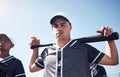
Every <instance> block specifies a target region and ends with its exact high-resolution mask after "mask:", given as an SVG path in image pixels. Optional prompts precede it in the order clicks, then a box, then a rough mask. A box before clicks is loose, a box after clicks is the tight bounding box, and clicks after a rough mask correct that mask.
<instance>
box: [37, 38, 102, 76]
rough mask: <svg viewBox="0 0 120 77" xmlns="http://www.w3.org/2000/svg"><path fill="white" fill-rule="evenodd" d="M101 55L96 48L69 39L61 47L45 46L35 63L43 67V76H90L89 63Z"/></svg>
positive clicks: (97, 59) (94, 61)
mask: <svg viewBox="0 0 120 77" xmlns="http://www.w3.org/2000/svg"><path fill="white" fill-rule="evenodd" d="M103 56H104V53H101V52H100V51H98V50H97V49H96V48H94V47H92V46H90V45H88V44H84V43H81V42H80V41H79V40H71V41H69V42H68V43H67V44H66V45H65V46H64V47H63V48H57V47H56V46H55V45H53V46H51V47H48V48H45V49H44V50H43V52H42V53H41V55H40V56H39V57H38V58H37V59H36V62H35V64H36V66H38V67H40V68H44V69H45V72H44V77H91V74H90V67H89V64H90V63H98V62H99V61H100V60H101V58H102V57H103ZM59 57H60V60H59Z"/></svg>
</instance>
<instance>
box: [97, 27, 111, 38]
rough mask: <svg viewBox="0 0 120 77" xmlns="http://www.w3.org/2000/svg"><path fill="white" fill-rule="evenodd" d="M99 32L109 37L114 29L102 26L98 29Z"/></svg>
mask: <svg viewBox="0 0 120 77" xmlns="http://www.w3.org/2000/svg"><path fill="white" fill-rule="evenodd" d="M97 32H98V33H101V34H103V35H104V36H106V37H108V36H110V35H111V34H112V32H113V30H112V28H110V27H108V26H102V27H101V29H100V30H97Z"/></svg>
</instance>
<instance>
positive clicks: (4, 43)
mask: <svg viewBox="0 0 120 77" xmlns="http://www.w3.org/2000/svg"><path fill="white" fill-rule="evenodd" d="M12 47H13V44H12V43H11V42H10V41H8V40H0V52H6V51H9V50H10V49H11V48H12Z"/></svg>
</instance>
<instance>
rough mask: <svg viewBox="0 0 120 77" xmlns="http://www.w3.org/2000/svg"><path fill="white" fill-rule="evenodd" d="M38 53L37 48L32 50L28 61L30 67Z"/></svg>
mask: <svg viewBox="0 0 120 77" xmlns="http://www.w3.org/2000/svg"><path fill="white" fill-rule="evenodd" d="M38 51H39V49H38V48H35V49H33V51H32V55H31V59H30V67H31V66H32V65H33V64H34V63H35V60H36V59H37V57H38V54H39V52H38Z"/></svg>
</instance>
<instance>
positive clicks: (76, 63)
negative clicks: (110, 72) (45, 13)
mask: <svg viewBox="0 0 120 77" xmlns="http://www.w3.org/2000/svg"><path fill="white" fill-rule="evenodd" d="M50 24H51V30H52V32H53V35H54V36H55V44H54V45H52V46H50V47H46V48H45V49H44V50H43V52H42V53H41V54H40V55H39V52H38V51H39V49H38V48H34V49H33V52H32V56H31V60H30V64H29V69H30V71H31V72H36V71H39V70H42V69H45V73H44V77H91V74H90V66H89V64H94V63H96V64H97V63H99V64H104V65H117V64H118V53H117V48H116V45H115V43H114V41H106V47H107V48H106V53H103V52H100V51H99V50H97V49H96V48H95V47H93V46H90V45H89V44H84V43H81V42H80V41H79V40H74V39H71V36H70V32H71V30H72V24H71V22H70V21H69V20H68V18H67V17H65V16H63V14H56V15H55V16H53V17H52V18H51V20H50ZM97 32H98V33H101V34H103V35H104V36H106V37H108V36H109V35H111V34H112V29H111V28H110V27H102V28H101V29H100V30H97ZM32 45H40V40H39V39H38V38H36V37H32V38H31V42H30V46H32Z"/></svg>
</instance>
